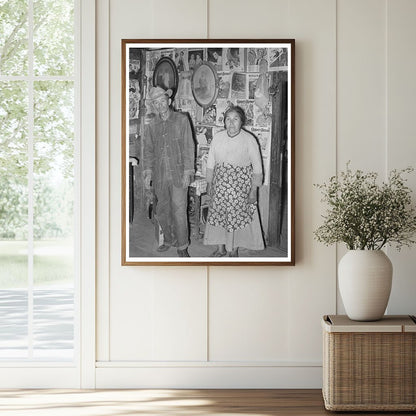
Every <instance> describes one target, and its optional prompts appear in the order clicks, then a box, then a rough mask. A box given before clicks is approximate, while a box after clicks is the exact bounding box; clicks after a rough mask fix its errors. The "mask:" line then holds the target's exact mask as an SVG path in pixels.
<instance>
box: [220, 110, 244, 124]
mask: <svg viewBox="0 0 416 416" xmlns="http://www.w3.org/2000/svg"><path fill="white" fill-rule="evenodd" d="M231 112H234V113H237V114H238V117H240V120H241V127H242V126H244V124H246V113H245V112H244V110H243V109H242V108H241V107H239V106H238V105H233V106H232V107H230V108H229V109H228V110H227V111H226V112H225V113H224V123H225V119H226V118H227V116H228V114H230V113H231Z"/></svg>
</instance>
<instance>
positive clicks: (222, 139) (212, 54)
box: [121, 40, 295, 266]
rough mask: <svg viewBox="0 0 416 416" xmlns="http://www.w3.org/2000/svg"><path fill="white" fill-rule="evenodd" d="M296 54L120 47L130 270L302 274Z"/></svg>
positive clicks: (242, 47) (254, 45)
mask: <svg viewBox="0 0 416 416" xmlns="http://www.w3.org/2000/svg"><path fill="white" fill-rule="evenodd" d="M294 47H295V42H294V40H284V41H279V40H262V41H254V40H244V41H229V42H228V41H227V42H224V41H212V40H209V41H207V40H200V41H197V40H193V41H189V40H188V41H187V40H175V41H169V40H122V57H121V59H122V67H123V72H122V80H121V82H122V108H121V111H122V120H123V123H122V140H121V149H122V196H121V197H122V208H123V212H122V217H123V218H122V222H123V223H122V237H121V238H122V265H125V266H129V265H131V266H134V265H136V266H139V265H143V266H144V265H175V264H178V265H179V264H182V265H216V264H221V265H250V264H251V265H293V264H294V246H295V245H294V235H295V234H294V227H295V220H294V186H295V184H294V160H295V158H294V117H295V114H294V108H295V106H294V69H295V68H294ZM259 52H261V53H259ZM257 55H259V56H260V61H259V60H258V57H257ZM262 57H269V61H268V64H267V65H263V64H261V62H262V61H261V59H263V58H262ZM270 57H275V58H276V59H277V60H278V65H279V66H278V68H279V70H276V69H275V68H277V67H271V65H270V63H271V62H270ZM258 62H260V63H258ZM245 63H247V64H245ZM273 63H274V61H273Z"/></svg>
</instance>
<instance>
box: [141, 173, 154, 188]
mask: <svg viewBox="0 0 416 416" xmlns="http://www.w3.org/2000/svg"><path fill="white" fill-rule="evenodd" d="M143 182H144V187H145V188H146V189H150V182H152V175H151V174H150V173H146V174H145V175H144V178H143Z"/></svg>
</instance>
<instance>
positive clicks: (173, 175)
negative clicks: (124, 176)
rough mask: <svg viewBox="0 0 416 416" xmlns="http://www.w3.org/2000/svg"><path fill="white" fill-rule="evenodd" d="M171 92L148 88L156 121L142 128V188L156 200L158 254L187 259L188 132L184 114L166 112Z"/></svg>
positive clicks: (191, 148)
mask: <svg viewBox="0 0 416 416" xmlns="http://www.w3.org/2000/svg"><path fill="white" fill-rule="evenodd" d="M171 96H172V90H166V91H165V90H164V89H163V88H160V87H152V88H150V91H149V95H148V99H149V100H150V101H151V102H152V103H153V107H154V109H155V111H156V113H157V115H156V117H155V118H154V119H153V120H152V121H151V122H150V123H149V124H147V125H146V126H145V133H144V149H143V169H144V170H143V176H144V185H145V187H146V188H147V189H149V188H150V183H151V182H152V184H153V189H154V192H155V195H156V198H157V207H156V215H157V219H158V221H159V224H160V226H161V227H162V231H163V234H164V244H163V245H162V246H160V247H159V248H158V249H157V250H158V251H166V250H168V249H169V248H170V247H171V246H174V247H176V248H177V252H178V256H179V257H189V253H188V245H189V233H188V217H187V203H188V186H189V184H190V183H191V182H192V180H193V176H194V173H195V170H194V162H195V151H194V141H193V137H192V129H191V125H190V122H189V119H188V117H187V115H186V114H183V113H178V112H175V111H173V110H172V109H171V108H170V103H171V99H170V97H171Z"/></svg>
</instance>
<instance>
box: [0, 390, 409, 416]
mask: <svg viewBox="0 0 416 416" xmlns="http://www.w3.org/2000/svg"><path fill="white" fill-rule="evenodd" d="M358 414H361V415H362V414H369V415H372V416H375V415H383V416H388V415H393V414H402V415H405V414H412V415H414V414H415V413H414V412H401V413H375V412H371V413H351V412H349V413H343V412H329V411H326V410H325V408H324V404H323V400H322V394H321V390H318V389H316V390H0V415H1V416H123V415H171V416H174V415H175V416H176V415H178V416H180V415H184V416H185V415H196V416H198V415H199V416H206V415H210V416H219V415H235V416H237V415H242V416H274V415H279V416H285V415H297V416H301V415H334V416H336V415H350V416H353V415H358Z"/></svg>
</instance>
